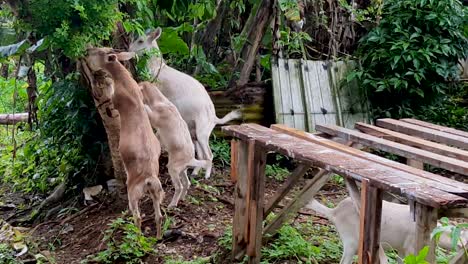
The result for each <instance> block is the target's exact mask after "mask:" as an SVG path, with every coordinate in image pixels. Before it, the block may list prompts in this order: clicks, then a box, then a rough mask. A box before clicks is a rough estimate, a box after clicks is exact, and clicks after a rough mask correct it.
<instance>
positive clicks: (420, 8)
mask: <svg viewBox="0 0 468 264" xmlns="http://www.w3.org/2000/svg"><path fill="white" fill-rule="evenodd" d="M384 2H385V3H384V6H383V14H382V20H381V21H380V24H379V25H378V26H377V27H376V28H374V29H373V30H371V31H370V32H369V34H367V35H366V36H365V37H363V38H362V39H361V41H360V45H359V52H358V56H359V57H360V64H361V69H358V70H356V71H354V72H352V73H351V74H350V75H349V76H348V81H350V80H352V79H354V78H357V79H358V80H359V81H360V84H361V86H362V88H363V89H365V90H366V91H367V92H368V95H369V97H370V99H371V103H372V105H373V107H374V108H375V110H376V115H377V117H379V116H393V117H403V116H409V115H412V114H414V112H417V111H418V110H420V109H421V107H422V106H425V105H429V104H430V103H432V102H434V101H435V100H437V99H440V98H441V97H442V96H443V95H444V93H446V92H447V91H448V90H449V88H450V87H451V86H456V85H459V84H458V83H457V80H458V74H459V71H458V68H457V62H458V59H459V58H462V57H464V56H466V55H467V54H468V41H467V38H466V36H465V35H464V26H465V25H466V23H467V16H466V11H465V10H464V8H463V6H462V4H461V3H460V1H458V0H440V1H436V0H416V1H414V0H389V1H384Z"/></svg>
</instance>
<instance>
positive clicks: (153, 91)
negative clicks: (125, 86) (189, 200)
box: [139, 82, 211, 207]
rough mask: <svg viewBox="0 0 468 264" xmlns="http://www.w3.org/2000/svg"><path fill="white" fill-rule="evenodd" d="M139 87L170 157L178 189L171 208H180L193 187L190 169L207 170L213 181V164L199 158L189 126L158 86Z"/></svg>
mask: <svg viewBox="0 0 468 264" xmlns="http://www.w3.org/2000/svg"><path fill="white" fill-rule="evenodd" d="M139 85H140V87H141V91H142V93H143V102H144V103H145V108H146V110H147V112H148V117H149V119H150V122H151V125H152V126H153V128H155V129H156V130H157V136H158V138H159V140H160V141H161V145H162V148H163V149H164V150H166V151H167V153H168V155H169V162H168V164H167V168H168V171H169V175H171V180H172V184H173V185H174V189H175V193H174V196H173V197H172V201H171V203H170V204H169V207H176V206H177V203H178V202H179V200H180V199H184V197H185V195H186V194H187V191H188V189H189V187H190V181H189V179H188V177H187V167H202V168H204V169H205V171H206V173H205V178H209V177H210V173H211V161H210V160H196V159H195V149H194V148H193V143H192V139H191V137H190V133H189V130H188V126H187V124H186V123H185V121H184V120H183V119H182V117H181V116H180V114H179V112H178V111H177V108H176V107H175V106H174V105H173V104H172V103H171V102H170V101H169V100H168V99H167V98H166V97H164V95H163V94H162V93H161V92H160V91H159V89H158V87H156V85H154V84H152V83H150V82H141V83H139Z"/></svg>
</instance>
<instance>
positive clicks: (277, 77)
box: [272, 59, 369, 131]
mask: <svg viewBox="0 0 468 264" xmlns="http://www.w3.org/2000/svg"><path fill="white" fill-rule="evenodd" d="M353 65H354V64H353V62H343V61H336V62H328V61H308V60H307V61H306V60H298V59H273V60H272V79H273V97H274V104H275V117H276V122H277V123H280V124H285V125H288V126H290V127H294V128H297V129H301V130H305V131H314V130H315V125H317V124H327V125H329V124H336V125H340V126H344V127H348V128H353V127H354V123H355V122H358V121H362V122H369V114H368V113H369V111H368V109H369V108H368V103H367V99H366V97H365V96H363V95H362V94H361V92H360V90H359V89H358V87H357V85H356V83H350V84H348V83H346V82H342V80H343V79H344V78H346V74H347V72H348V71H349V69H352V67H353Z"/></svg>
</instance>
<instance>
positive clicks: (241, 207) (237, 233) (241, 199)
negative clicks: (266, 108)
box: [232, 141, 249, 261]
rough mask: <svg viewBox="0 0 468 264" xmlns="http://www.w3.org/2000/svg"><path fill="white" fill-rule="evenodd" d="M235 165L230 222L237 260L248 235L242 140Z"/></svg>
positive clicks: (245, 153) (245, 158) (245, 151)
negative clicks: (231, 222) (232, 209)
mask: <svg viewBox="0 0 468 264" xmlns="http://www.w3.org/2000/svg"><path fill="white" fill-rule="evenodd" d="M234 160H235V161H236V163H237V164H236V165H234V168H235V169H236V172H235V174H236V175H237V183H236V186H235V189H234V208H235V209H234V219H233V224H232V259H233V261H234V260H239V259H242V258H243V256H244V252H245V248H246V247H247V244H248V237H247V236H246V234H245V232H244V231H245V229H246V227H247V218H248V213H249V212H248V205H247V200H246V197H247V195H248V194H247V193H248V192H249V185H248V184H247V175H248V168H247V164H248V145H247V143H246V142H244V141H239V142H238V151H237V158H235V159H234Z"/></svg>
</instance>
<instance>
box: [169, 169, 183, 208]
mask: <svg viewBox="0 0 468 264" xmlns="http://www.w3.org/2000/svg"><path fill="white" fill-rule="evenodd" d="M167 169H168V171H169V175H170V176H171V181H172V185H174V196H172V200H171V203H170V204H169V206H168V208H174V207H177V204H178V203H179V200H180V197H181V196H182V193H183V191H184V190H183V186H182V183H181V181H180V174H181V172H182V171H183V170H185V168H180V166H177V165H176V164H174V163H171V162H169V164H168V165H167Z"/></svg>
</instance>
